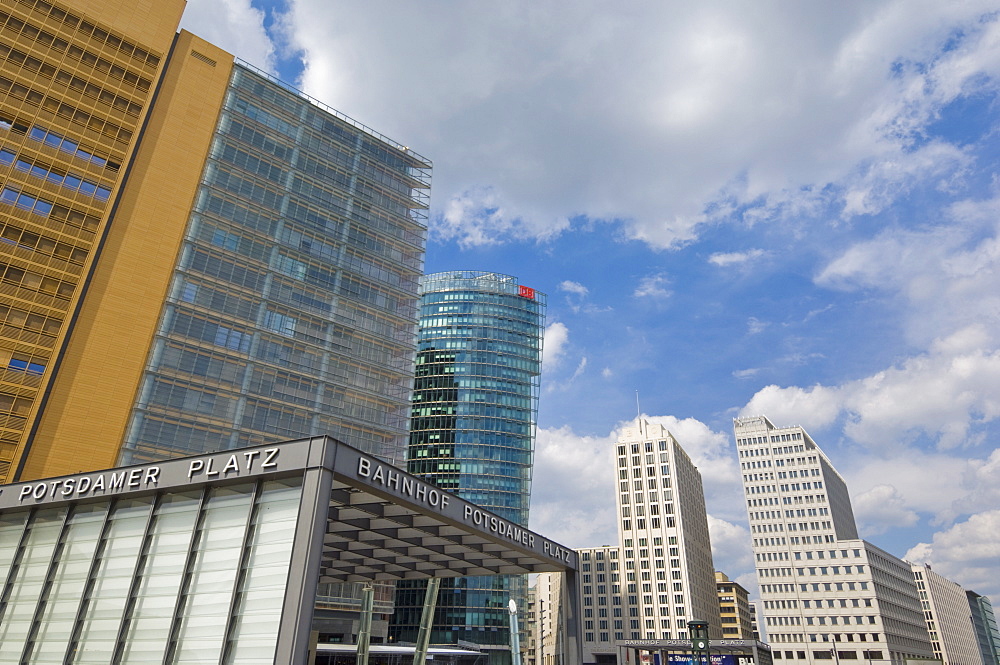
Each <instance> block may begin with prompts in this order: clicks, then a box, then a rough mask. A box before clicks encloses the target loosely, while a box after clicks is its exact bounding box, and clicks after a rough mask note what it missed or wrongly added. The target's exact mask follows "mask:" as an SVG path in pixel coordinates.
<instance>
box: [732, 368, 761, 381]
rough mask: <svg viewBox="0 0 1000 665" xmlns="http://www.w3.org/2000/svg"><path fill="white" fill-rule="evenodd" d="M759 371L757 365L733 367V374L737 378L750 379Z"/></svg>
mask: <svg viewBox="0 0 1000 665" xmlns="http://www.w3.org/2000/svg"><path fill="white" fill-rule="evenodd" d="M759 373H760V368H759V367H748V368H747V369H734V370H733V376H734V377H736V378H737V379H752V378H753V377H755V376H757V374H759Z"/></svg>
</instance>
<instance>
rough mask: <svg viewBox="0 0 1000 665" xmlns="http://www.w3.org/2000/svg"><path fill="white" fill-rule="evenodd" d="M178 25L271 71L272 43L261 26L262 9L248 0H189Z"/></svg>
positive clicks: (272, 68) (272, 69)
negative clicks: (255, 7) (255, 6)
mask: <svg viewBox="0 0 1000 665" xmlns="http://www.w3.org/2000/svg"><path fill="white" fill-rule="evenodd" d="M181 27H182V28H185V29H187V30H188V31H190V32H193V33H194V34H196V35H198V36H199V37H201V38H202V39H205V40H207V41H209V42H212V43H213V44H215V45H216V46H219V47H221V48H223V49H225V50H226V51H229V52H230V53H232V54H233V55H235V56H238V57H240V58H242V59H243V60H246V61H247V62H249V63H251V64H253V65H255V66H257V67H260V68H261V69H265V70H268V71H271V72H272V73H273V71H274V55H275V48H274V44H272V43H271V40H270V38H269V37H268V35H267V32H266V31H265V30H264V12H262V11H261V10H259V9H254V8H253V7H252V6H251V3H250V0H189V2H188V3H187V6H186V7H185V8H184V16H183V18H182V19H181Z"/></svg>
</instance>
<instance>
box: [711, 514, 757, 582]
mask: <svg viewBox="0 0 1000 665" xmlns="http://www.w3.org/2000/svg"><path fill="white" fill-rule="evenodd" d="M708 533H709V537H710V538H711V539H712V563H714V564H715V569H716V570H721V571H722V572H724V573H726V574H727V575H730V576H732V575H736V574H737V573H738V572H739V571H744V570H747V569H752V568H753V567H754V562H753V548H752V547H751V546H750V543H751V540H752V539H751V538H750V531H749V530H747V528H746V527H745V526H742V525H740V524H733V523H732V522H727V521H726V520H721V519H719V518H717V517H713V516H712V515H709V516H708ZM754 584H756V581H755V582H754Z"/></svg>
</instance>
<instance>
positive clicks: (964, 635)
mask: <svg viewBox="0 0 1000 665" xmlns="http://www.w3.org/2000/svg"><path fill="white" fill-rule="evenodd" d="M911 569H912V570H913V579H914V581H915V582H916V584H917V593H918V594H919V595H920V606H921V608H922V609H923V611H924V620H925V621H926V622H927V632H928V634H929V635H930V638H931V647H932V648H933V649H934V657H935V658H936V659H937V660H940V661H941V662H942V663H943V665H983V660H982V655H981V654H980V653H979V643H978V642H977V641H976V632H975V627H974V626H973V625H972V621H971V618H970V616H969V599H968V597H967V596H966V594H965V589H963V588H962V587H961V586H959V585H958V584H956V583H954V582H952V581H951V580H949V579H946V578H944V577H942V576H941V575H938V574H937V573H936V572H934V571H933V570H931V567H930V566H929V565H926V564H925V565H920V564H916V563H915V564H912V565H911Z"/></svg>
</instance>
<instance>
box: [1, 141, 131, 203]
mask: <svg viewBox="0 0 1000 665" xmlns="http://www.w3.org/2000/svg"><path fill="white" fill-rule="evenodd" d="M11 164H13V165H14V168H16V169H18V170H19V171H24V172H25V173H30V174H31V175H33V176H35V177H36V178H41V179H42V180H47V181H49V182H51V183H53V184H56V185H60V186H62V187H65V188H66V189H69V190H70V191H74V192H81V193H83V194H84V195H86V196H91V197H93V198H95V199H97V200H98V201H107V200H108V197H110V196H111V189H110V188H109V187H105V186H103V185H98V184H97V183H96V182H91V181H90V180H84V179H83V178H81V177H79V176H76V175H73V174H72V173H62V172H60V171H58V170H56V169H53V168H50V167H47V166H43V165H41V164H38V163H34V164H32V163H30V162H26V161H24V160H23V159H16V155H15V153H14V152H12V151H10V150H6V149H3V150H0V165H4V166H10V165H11Z"/></svg>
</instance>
